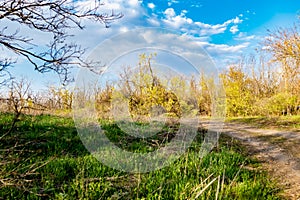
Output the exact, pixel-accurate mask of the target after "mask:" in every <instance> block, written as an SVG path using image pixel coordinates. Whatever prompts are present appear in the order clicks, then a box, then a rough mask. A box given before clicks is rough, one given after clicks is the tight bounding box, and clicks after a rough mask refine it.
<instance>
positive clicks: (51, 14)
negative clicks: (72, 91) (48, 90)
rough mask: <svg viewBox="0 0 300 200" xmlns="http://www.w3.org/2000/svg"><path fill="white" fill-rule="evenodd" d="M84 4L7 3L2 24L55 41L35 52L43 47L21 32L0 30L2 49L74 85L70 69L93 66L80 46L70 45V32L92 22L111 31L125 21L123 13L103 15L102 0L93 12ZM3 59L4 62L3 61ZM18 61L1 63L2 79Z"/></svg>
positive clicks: (61, 0) (58, 0) (67, 0)
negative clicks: (83, 5)
mask: <svg viewBox="0 0 300 200" xmlns="http://www.w3.org/2000/svg"><path fill="white" fill-rule="evenodd" d="M80 3H82V1H80V0H79V1H75V0H74V1H73V0H44V1H42V0H22V1H21V0H6V1H1V2H0V22H5V21H10V22H11V23H14V22H15V23H18V24H19V25H21V26H22V27H29V28H31V29H33V30H34V31H37V32H39V33H48V34H50V36H51V38H52V41H50V43H49V44H44V45H45V46H43V48H41V49H42V50H41V49H40V50H36V51H35V50H34V49H33V48H34V47H36V46H39V47H42V46H41V44H37V43H35V41H34V40H33V39H32V38H30V37H27V36H23V35H21V34H20V32H19V31H18V30H15V31H14V32H11V31H8V27H3V28H2V29H0V47H1V48H4V49H6V50H8V51H10V52H13V53H15V54H17V55H18V56H21V57H23V58H25V59H26V60H27V61H28V62H29V63H30V64H31V65H33V66H34V69H35V70H37V71H39V72H41V73H44V72H49V71H54V72H56V73H57V74H58V75H59V76H60V78H61V80H62V82H63V83H66V82H68V81H70V77H69V69H70V68H71V67H72V66H74V65H79V66H81V67H90V68H91V67H92V66H93V64H95V63H92V62H85V61H84V60H82V58H81V56H82V55H83V53H84V49H82V48H81V46H80V45H79V44H76V43H72V42H69V41H68V39H69V38H70V37H71V36H72V35H71V34H70V33H69V31H70V30H71V29H74V28H79V29H83V28H84V26H83V25H82V20H84V19H88V20H92V21H94V22H100V23H103V24H104V25H105V27H109V26H110V23H111V22H113V21H114V20H116V19H119V18H121V17H122V16H123V15H122V14H121V13H119V14H115V13H113V12H112V13H111V14H106V13H103V14H101V13H100V11H99V9H100V7H101V6H102V5H103V4H102V3H100V1H99V0H95V1H94V5H92V6H91V7H90V8H88V9H86V8H82V7H81V6H80ZM0 59H1V58H0ZM14 62H15V61H14V60H11V59H10V58H4V59H2V60H0V72H1V73H0V77H1V76H4V75H3V72H5V70H7V68H8V67H9V66H12V65H13V64H14Z"/></svg>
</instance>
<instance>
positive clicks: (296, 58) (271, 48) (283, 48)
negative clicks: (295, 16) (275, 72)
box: [264, 25, 300, 94]
mask: <svg viewBox="0 0 300 200" xmlns="http://www.w3.org/2000/svg"><path fill="white" fill-rule="evenodd" d="M264 44H265V49H266V50H267V51H268V52H270V53H271V54H272V56H273V59H272V61H273V62H278V63H280V64H281V67H282V77H283V85H284V92H292V93H294V94H295V93H297V92H298V91H295V90H296V89H297V88H298V81H299V79H300V77H299V74H300V34H299V27H297V25H295V26H294V27H292V28H279V29H277V30H276V31H273V32H272V31H269V37H268V38H267V39H266V40H265V42H264Z"/></svg>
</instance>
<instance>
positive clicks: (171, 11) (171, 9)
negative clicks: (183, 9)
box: [164, 8, 176, 19]
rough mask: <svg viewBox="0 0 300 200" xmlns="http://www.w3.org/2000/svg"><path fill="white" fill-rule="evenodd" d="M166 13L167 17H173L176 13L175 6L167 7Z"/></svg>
mask: <svg viewBox="0 0 300 200" xmlns="http://www.w3.org/2000/svg"><path fill="white" fill-rule="evenodd" d="M164 14H165V15H166V17H167V19H172V17H174V16H175V15H176V13H175V11H174V9H173V8H167V9H166V10H165V12H164Z"/></svg>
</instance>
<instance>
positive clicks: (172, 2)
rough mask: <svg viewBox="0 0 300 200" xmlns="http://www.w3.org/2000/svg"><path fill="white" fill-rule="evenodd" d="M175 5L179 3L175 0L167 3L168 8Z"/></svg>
mask: <svg viewBox="0 0 300 200" xmlns="http://www.w3.org/2000/svg"><path fill="white" fill-rule="evenodd" d="M176 3H179V1H177V0H169V1H168V6H171V5H172V4H176Z"/></svg>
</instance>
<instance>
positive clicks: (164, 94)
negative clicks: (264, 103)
mask: <svg viewBox="0 0 300 200" xmlns="http://www.w3.org/2000/svg"><path fill="white" fill-rule="evenodd" d="M157 106H161V107H163V108H164V109H165V111H166V114H167V116H168V117H175V118H179V117H180V116H181V108H180V103H179V101H178V99H177V97H176V95H175V94H174V93H172V92H169V91H167V90H166V89H164V88H163V87H162V86H154V87H147V88H143V89H142V93H141V94H140V95H137V94H134V95H132V96H131V97H130V101H129V111H130V115H131V117H132V118H133V119H135V120H143V118H145V117H150V116H151V114H153V113H152V112H151V110H152V109H153V108H154V107H157Z"/></svg>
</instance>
